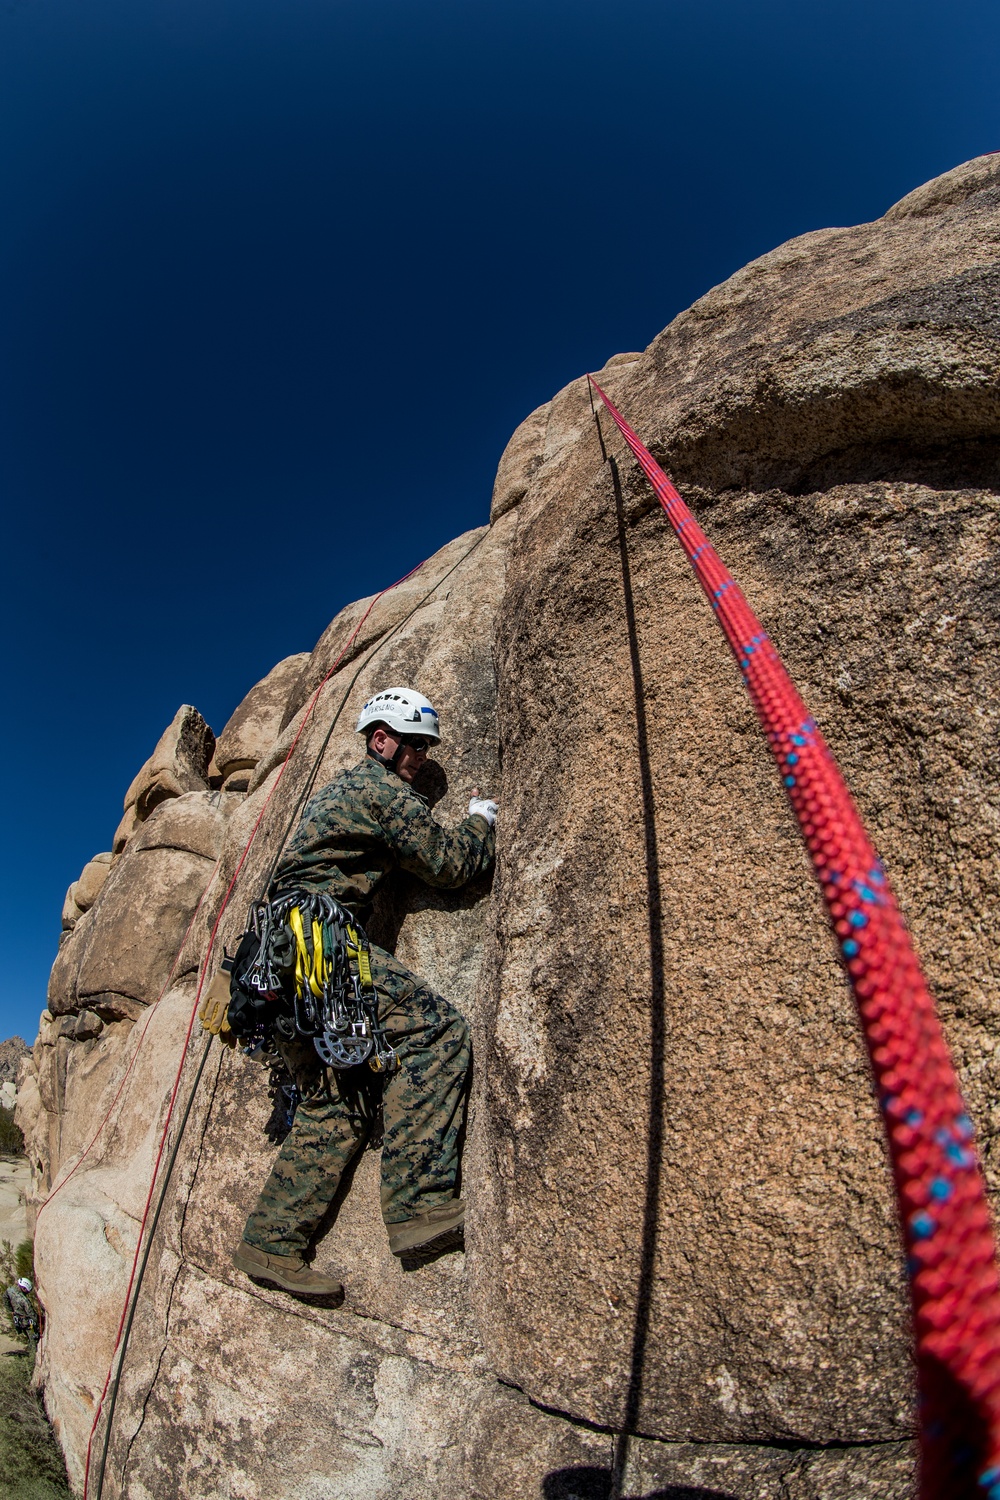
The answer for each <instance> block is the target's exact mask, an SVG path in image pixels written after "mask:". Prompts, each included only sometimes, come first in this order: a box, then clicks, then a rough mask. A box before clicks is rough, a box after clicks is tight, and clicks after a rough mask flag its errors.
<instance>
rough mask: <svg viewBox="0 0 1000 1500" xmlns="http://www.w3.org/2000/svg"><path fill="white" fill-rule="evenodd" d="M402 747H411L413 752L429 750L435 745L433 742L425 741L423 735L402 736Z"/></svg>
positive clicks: (400, 740)
mask: <svg viewBox="0 0 1000 1500" xmlns="http://www.w3.org/2000/svg"><path fill="white" fill-rule="evenodd" d="M399 743H400V744H401V745H409V747H410V749H411V750H429V749H430V747H431V745H432V744H433V743H434V742H433V740H425V739H424V737H423V735H422V734H401V735H400V736H399Z"/></svg>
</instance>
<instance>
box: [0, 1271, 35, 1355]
mask: <svg viewBox="0 0 1000 1500" xmlns="http://www.w3.org/2000/svg"><path fill="white" fill-rule="evenodd" d="M32 1290H33V1288H32V1285H31V1282H30V1281H29V1280H28V1278H27V1276H19V1277H18V1278H17V1280H16V1281H15V1282H14V1284H13V1286H9V1287H8V1288H7V1290H6V1292H5V1293H4V1295H5V1297H6V1298H7V1306H8V1307H9V1308H10V1315H11V1318H12V1319H13V1322H14V1327H15V1329H16V1330H17V1332H18V1333H20V1334H26V1335H27V1339H28V1347H29V1349H30V1350H31V1352H32V1353H34V1352H35V1349H36V1348H37V1345H38V1310H37V1309H36V1307H35V1304H34V1303H33V1302H32V1300H31V1292H32Z"/></svg>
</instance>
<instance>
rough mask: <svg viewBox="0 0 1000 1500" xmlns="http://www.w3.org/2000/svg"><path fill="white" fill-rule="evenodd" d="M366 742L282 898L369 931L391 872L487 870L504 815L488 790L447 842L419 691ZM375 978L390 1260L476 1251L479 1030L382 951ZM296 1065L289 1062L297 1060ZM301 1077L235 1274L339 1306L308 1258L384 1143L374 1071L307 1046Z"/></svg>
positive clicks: (340, 780) (312, 828)
mask: <svg viewBox="0 0 1000 1500" xmlns="http://www.w3.org/2000/svg"><path fill="white" fill-rule="evenodd" d="M357 731H358V733H359V734H363V735H364V736H365V742H366V755H365V757H364V759H363V760H362V761H361V763H360V764H359V765H357V766H355V767H354V768H353V769H352V770H348V771H344V772H342V773H341V774H340V775H339V776H337V777H335V778H334V780H333V781H331V782H330V783H329V785H328V786H325V787H323V788H322V789H321V790H320V791H319V792H317V793H316V795H315V796H314V797H312V798H311V799H310V801H309V802H307V804H306V806H305V809H304V811H303V815H302V820H301V822H300V823H299V826H298V828H297V830H296V831H295V833H294V834H293V836H292V838H291V840H290V841H289V844H288V848H287V850H286V851H285V853H284V855H283V856H282V859H281V861H280V862H279V865H278V867H277V870H276V871H275V876H274V879H273V881H272V884H271V892H270V894H271V897H272V899H273V898H275V897H277V896H280V895H281V894H283V893H287V892H288V891H290V890H299V891H309V892H326V893H328V894H329V895H331V896H332V897H333V898H334V899H335V900H336V901H338V902H340V903H341V905H342V906H345V907H346V908H348V910H349V911H350V912H351V913H352V914H353V915H354V917H355V918H356V919H357V921H358V922H359V923H361V925H362V926H364V925H365V923H366V922H367V920H368V918H369V916H370V913H371V906H372V901H373V898H374V896H375V892H376V890H377V889H378V887H379V885H380V884H381V883H382V881H383V880H384V879H385V877H386V876H387V875H388V874H389V872H390V871H391V870H393V869H397V868H398V869H402V870H406V871H408V872H409V873H410V874H413V875H416V876H418V877H419V878H420V879H421V880H424V881H426V883H427V884H428V885H432V886H438V887H442V888H445V889H455V888H456V887H458V886H462V885H465V884H466V882H468V881H470V880H472V879H474V878H475V877H476V876H477V875H480V874H483V873H485V872H486V871H487V870H489V869H490V867H491V866H492V863H493V856H494V845H495V829H494V823H495V820H496V815H497V804H496V803H495V802H493V801H491V800H490V799H489V798H488V797H480V796H479V795H478V792H477V795H474V796H473V798H472V800H471V801H470V803H469V813H468V816H467V817H465V818H463V820H462V821H461V822H460V823H459V824H458V826H457V827H456V828H454V829H452V830H450V831H449V830H447V829H445V828H443V827H442V826H441V825H440V824H439V823H438V822H437V821H436V820H435V819H434V817H433V816H432V815H431V809H430V804H429V802H428V799H427V798H426V797H425V796H423V795H422V794H421V793H420V792H418V791H417V790H416V789H415V788H414V785H413V783H414V780H415V778H416V777H417V776H418V774H419V772H420V771H421V770H422V768H423V767H424V764H425V762H426V758H427V752H428V749H429V748H430V747H431V746H432V745H436V744H437V743H438V742H439V740H440V732H439V725H438V715H437V713H436V711H435V710H434V708H433V707H432V706H431V704H430V703H429V702H428V700H427V699H426V698H425V697H424V696H423V695H422V694H421V693H418V692H416V691H415V690H414V689H413V688H404V687H400V688H386V689H384V690H383V691H381V692H378V693H376V694H375V695H374V697H372V698H370V699H369V700H368V702H367V703H366V704H365V706H364V708H363V709H362V710H361V714H360V717H359V719H358V723H357ZM371 967H372V978H373V980H374V983H375V987H376V989H377V991H378V997H379V999H378V1019H379V1022H380V1024H381V1025H383V1026H384V1028H385V1035H386V1037H387V1039H388V1041H389V1042H390V1043H391V1045H392V1047H393V1048H394V1049H395V1052H396V1055H397V1058H398V1064H399V1065H398V1068H397V1069H396V1071H394V1072H393V1073H392V1074H391V1076H388V1077H385V1079H384V1082H383V1084H382V1100H381V1104H382V1130H383V1144H382V1185H381V1207H382V1217H383V1220H384V1222H385V1225H386V1229H387V1231H388V1235H389V1248H390V1250H391V1251H392V1253H393V1254H394V1255H396V1256H399V1257H400V1258H401V1259H402V1260H403V1261H404V1263H406V1262H407V1261H411V1260H412V1261H417V1260H420V1259H427V1258H429V1257H430V1256H432V1255H436V1254H438V1253H443V1252H445V1251H448V1250H453V1249H460V1248H461V1247H462V1245H463V1243H464V1224H465V1205H464V1203H463V1201H462V1199H461V1198H460V1197H457V1196H456V1185H457V1176H458V1157H459V1136H460V1130H461V1126H462V1122H463V1119H464V1113H465V1093H466V1075H467V1072H468V1067H469V1056H470V1050H469V1032H468V1027H467V1026H466V1023H465V1021H464V1020H463V1018H462V1017H461V1016H460V1015H459V1013H458V1011H457V1010H455V1009H454V1007H453V1006H452V1005H450V1004H449V1003H448V1001H447V1000H445V999H443V998H442V997H441V996H440V995H436V994H435V993H434V992H433V990H432V989H431V988H430V987H429V986H428V985H427V984H425V983H424V981H423V980H421V979H419V978H417V976H416V975H414V974H411V973H410V971H409V970H408V969H406V968H405V967H404V966H403V965H402V964H401V963H400V962H399V960H398V959H397V958H395V957H394V956H393V955H392V954H391V953H388V952H387V951H386V950H385V949H384V948H379V947H377V946H376V945H375V944H372V948H371ZM286 1061H292V1060H291V1059H290V1058H289V1057H288V1055H287V1053H286ZM293 1068H294V1072H295V1078H296V1083H297V1084H298V1087H299V1089H300V1091H301V1094H302V1100H301V1102H300V1103H299V1105H298V1108H297V1111H296V1114H295V1120H294V1123H293V1125H292V1128H291V1131H290V1133H289V1135H288V1136H287V1137H286V1139H285V1141H284V1144H283V1145H282V1148H281V1151H280V1153H279V1155H278V1157H277V1160H276V1161H275V1163H274V1166H273V1168H272V1170H271V1175H270V1177H269V1178H268V1180H267V1182H266V1183H265V1185H264V1189H263V1191H262V1192H261V1194H260V1197H259V1198H258V1200H257V1204H256V1207H255V1208H254V1210H253V1212H252V1213H251V1215H250V1217H249V1219H248V1220H247V1222H246V1227H245V1229H244V1231H243V1239H242V1241H241V1243H240V1245H239V1247H238V1249H237V1250H236V1252H235V1254H234V1256H233V1265H234V1266H235V1267H236V1268H237V1270H240V1271H243V1272H245V1273H246V1274H247V1275H248V1276H250V1277H251V1278H252V1279H253V1280H254V1281H256V1282H258V1283H264V1284H265V1285H269V1286H273V1287H277V1288H279V1289H280V1290H282V1291H286V1292H290V1293H291V1294H292V1295H293V1296H296V1297H299V1298H302V1299H304V1300H310V1301H323V1302H328V1301H329V1302H332V1303H336V1302H337V1301H338V1300H339V1299H340V1298H341V1297H342V1296H343V1287H342V1285H341V1283H340V1282H338V1281H334V1280H333V1279H332V1278H331V1277H329V1276H324V1275H322V1274H321V1273H320V1272H319V1271H316V1270H314V1269H313V1268H312V1266H310V1265H309V1264H308V1262H307V1255H308V1252H309V1249H310V1245H311V1243H312V1240H313V1237H314V1235H315V1233H316V1230H317V1228H318V1227H319V1224H320V1221H321V1220H322V1218H323V1216H324V1214H325V1212H326V1210H327V1209H328V1208H329V1206H330V1203H331V1202H332V1200H333V1198H334V1195H335V1193H336V1191H337V1187H338V1185H339V1183H340V1180H341V1178H342V1176H343V1173H344V1170H345V1168H346V1167H347V1165H348V1163H349V1162H350V1161H351V1159H352V1157H353V1156H354V1155H355V1153H356V1152H357V1151H358V1150H359V1149H360V1147H361V1146H362V1145H363V1144H364V1140H365V1138H366V1136H367V1135H368V1134H369V1133H370V1131H371V1128H372V1118H371V1108H370V1104H369V1106H368V1107H367V1108H366V1107H365V1103H364V1099H363V1095H364V1094H365V1093H366V1092H370V1090H369V1087H368V1086H369V1085H370V1084H371V1082H372V1080H373V1079H375V1076H376V1075H374V1074H372V1073H370V1072H369V1070H368V1069H367V1068H362V1067H353V1068H349V1069H347V1070H345V1071H340V1070H334V1069H327V1068H324V1067H323V1066H322V1064H321V1062H320V1060H319V1058H318V1057H317V1055H316V1053H315V1050H314V1049H312V1048H310V1047H307V1046H305V1045H303V1046H302V1047H301V1049H300V1055H299V1056H298V1057H297V1058H296V1059H294V1062H293ZM376 1081H377V1080H376Z"/></svg>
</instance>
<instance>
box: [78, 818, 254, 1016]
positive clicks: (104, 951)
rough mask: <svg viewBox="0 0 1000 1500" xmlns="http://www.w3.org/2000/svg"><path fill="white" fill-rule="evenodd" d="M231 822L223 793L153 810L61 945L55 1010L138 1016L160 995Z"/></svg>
mask: <svg viewBox="0 0 1000 1500" xmlns="http://www.w3.org/2000/svg"><path fill="white" fill-rule="evenodd" d="M223 825H224V819H223V814H222V811H221V808H220V796H219V793H213V792H208V791H202V792H185V793H182V794H181V795H179V796H178V797H176V798H172V799H170V800H169V801H166V802H163V803H161V804H159V805H158V806H157V807H155V808H154V809H153V810H152V812H151V813H150V814H149V815H148V816H147V818H146V820H145V821H144V822H143V823H142V824H141V825H140V827H139V829H138V831H137V833H136V835H135V837H133V839H132V840H131V842H130V843H129V846H128V848H127V850H126V851H125V853H124V854H123V855H122V857H121V858H120V859H118V860H117V861H116V862H115V864H114V866H113V867H112V868H111V870H110V873H109V875H108V877H107V879H106V881H105V882H104V884H103V885H102V886H101V889H100V891H99V893H98V895H97V897H96V899H95V901H94V904H93V906H92V907H91V908H90V910H89V911H88V912H87V913H86V914H85V916H83V917H81V918H80V919H79V920H78V921H77V923H76V925H75V926H74V928H73V931H72V932H71V933H70V934H69V935H68V936H67V937H66V939H65V940H64V942H63V943H62V945H61V947H60V950H59V954H58V956H57V958H56V962H55V964H54V966H53V969H52V975H51V977H50V980H49V995H48V1004H49V1009H50V1011H51V1012H52V1014H53V1015H64V1014H67V1013H69V1012H76V1011H78V1010H79V1009H80V1008H81V1007H82V1006H84V1005H87V1004H88V1003H89V1004H90V1006H91V1008H92V1009H94V1010H95V1011H96V1012H98V1013H99V1014H101V1015H102V1016H104V1017H105V1019H115V1018H117V1017H119V1016H122V1015H126V1016H133V1017H134V1015H136V1014H138V1009H137V1007H141V1006H142V1005H148V1004H151V1003H152V1002H153V1001H154V1000H156V998H157V996H158V995H159V993H160V991H161V990H162V988H163V985H164V983H165V982H166V980H167V976H168V975H169V974H170V973H171V971H172V969H173V967H174V965H175V961H176V959H177V957H178V953H179V949H180V946H181V942H182V939H183V937H184V934H185V931H186V929H187V927H188V924H189V922H190V920H191V917H192V913H193V912H194V910H195V908H196V906H197V904H198V900H199V898H200V896H201V895H202V892H203V891H204V889H205V886H206V884H207V882H208V880H209V878H210V876H211V874H212V870H213V866H214V863H215V860H216V859H217V857H218V854H219V851H220V849H221V840H222V834H223ZM116 997H118V998H117V999H116ZM125 1002H130V1003H125Z"/></svg>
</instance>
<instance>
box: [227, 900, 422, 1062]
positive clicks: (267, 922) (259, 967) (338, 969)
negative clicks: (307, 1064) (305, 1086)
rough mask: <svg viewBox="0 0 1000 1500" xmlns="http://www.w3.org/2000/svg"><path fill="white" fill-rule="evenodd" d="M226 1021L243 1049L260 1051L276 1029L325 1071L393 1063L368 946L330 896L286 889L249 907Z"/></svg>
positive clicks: (256, 1053)
mask: <svg viewBox="0 0 1000 1500" xmlns="http://www.w3.org/2000/svg"><path fill="white" fill-rule="evenodd" d="M230 990H231V998H230V1002H229V1024H230V1026H231V1027H232V1029H233V1031H234V1032H235V1033H236V1035H237V1036H238V1037H239V1038H240V1040H241V1041H242V1043H243V1050H244V1051H245V1052H246V1053H247V1054H248V1055H252V1056H262V1055H263V1054H264V1053H265V1052H267V1051H269V1050H270V1043H271V1041H272V1039H273V1038H274V1035H275V1033H277V1034H278V1035H279V1036H280V1037H282V1038H284V1040H286V1041H290V1040H291V1039H292V1038H293V1037H294V1036H295V1035H296V1034H297V1035H299V1036H302V1037H308V1038H309V1039H310V1040H311V1041H312V1044H313V1046H314V1047H315V1049H316V1052H317V1053H318V1055H319V1057H320V1059H321V1060H322V1062H324V1063H325V1064H326V1065H327V1067H331V1068H337V1069H342V1068H356V1067H358V1066H359V1064H361V1063H364V1062H367V1064H368V1066H369V1067H370V1068H371V1069H372V1071H373V1072H375V1073H392V1072H394V1071H395V1069H396V1067H397V1065H398V1060H397V1057H396V1053H395V1051H394V1050H393V1048H392V1047H391V1046H390V1044H389V1043H388V1042H387V1041H386V1037H385V1031H384V1029H383V1027H381V1026H380V1025H379V1021H378V992H377V991H376V989H375V984H374V981H373V979H372V968H371V945H370V943H369V942H368V938H367V937H366V935H365V932H364V929H363V928H362V927H361V926H359V924H358V923H357V922H356V921H355V920H354V918H353V916H352V915H351V913H350V912H349V911H348V910H347V909H346V907H343V906H341V905H340V903H339V902H338V901H335V900H334V899H333V897H332V896H327V895H325V894H321V893H317V892H312V891H290V892H288V893H286V894H285V895H283V896H278V897H277V898H276V899H275V900H274V901H270V902H267V901H261V902H259V903H258V904H257V905H256V906H254V907H253V908H252V910H251V921H250V927H249V929H248V930H247V932H246V934H245V935H244V937H243V941H242V942H241V944H240V947H239V949H238V950H237V954H236V957H235V959H234V960H233V971H232V976H231V980H230Z"/></svg>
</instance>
